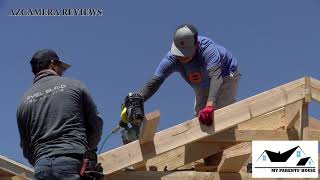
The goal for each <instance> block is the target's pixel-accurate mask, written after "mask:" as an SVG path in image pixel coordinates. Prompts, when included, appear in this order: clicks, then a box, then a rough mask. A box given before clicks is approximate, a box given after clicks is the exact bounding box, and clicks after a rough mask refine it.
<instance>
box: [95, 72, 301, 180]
mask: <svg viewBox="0 0 320 180" xmlns="http://www.w3.org/2000/svg"><path fill="white" fill-rule="evenodd" d="M304 84H305V79H304V78H301V79H299V80H296V81H293V82H291V83H288V84H285V85H283V86H280V87H278V88H274V89H272V90H269V91H267V92H264V93H261V94H259V95H256V96H253V97H251V98H248V99H246V100H243V101H240V102H237V103H235V104H232V105H230V106H228V107H225V108H222V109H219V110H217V111H216V112H215V122H214V125H213V126H211V127H207V126H202V125H200V124H199V122H198V119H197V118H195V119H193V120H190V121H187V122H185V123H182V124H179V125H177V126H174V127H172V128H169V129H167V130H164V131H161V132H159V133H157V134H156V135H155V137H154V141H153V145H152V146H151V147H148V148H147V149H141V146H140V144H139V142H138V141H135V142H132V143H130V144H127V145H125V146H122V147H119V148H117V149H114V150H111V151H109V152H106V153H103V154H101V155H100V156H99V161H100V162H101V164H102V166H103V167H104V173H106V174H109V173H112V172H115V171H118V170H120V169H122V168H125V167H128V166H130V165H133V164H136V163H139V162H142V161H144V160H147V159H150V158H152V157H155V156H156V155H159V154H162V153H164V152H167V151H170V150H172V149H175V148H178V147H180V146H183V145H185V144H188V143H192V142H194V141H197V140H200V139H202V138H205V137H208V136H210V135H212V134H215V133H218V132H220V131H223V130H225V129H228V128H230V127H233V126H236V125H237V124H239V123H241V122H244V121H247V120H250V119H252V118H254V117H258V116H261V115H263V114H265V113H268V112H270V111H273V110H276V109H279V108H281V107H283V106H285V105H287V104H290V103H293V102H296V101H299V100H301V99H304V97H305V86H304ZM142 152H144V153H142Z"/></svg>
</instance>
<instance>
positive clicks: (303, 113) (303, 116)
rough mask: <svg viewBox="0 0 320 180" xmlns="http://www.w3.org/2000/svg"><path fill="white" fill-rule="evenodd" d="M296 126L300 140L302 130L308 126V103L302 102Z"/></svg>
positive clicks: (301, 138)
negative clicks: (297, 125)
mask: <svg viewBox="0 0 320 180" xmlns="http://www.w3.org/2000/svg"><path fill="white" fill-rule="evenodd" d="M299 122H300V123H299V127H298V134H299V137H300V140H303V131H304V129H306V128H307V127H308V124H309V104H308V103H307V102H304V103H303V105H302V108H301V110H300V121H299Z"/></svg>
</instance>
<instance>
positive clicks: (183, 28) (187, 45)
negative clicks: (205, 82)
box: [171, 24, 198, 57]
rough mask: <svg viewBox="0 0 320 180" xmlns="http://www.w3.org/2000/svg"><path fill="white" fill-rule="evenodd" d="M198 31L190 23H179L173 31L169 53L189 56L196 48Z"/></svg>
mask: <svg viewBox="0 0 320 180" xmlns="http://www.w3.org/2000/svg"><path fill="white" fill-rule="evenodd" d="M197 40H198V31H197V29H196V28H195V27H194V26H193V25H191V24H183V25H180V26H179V27H178V28H177V30H176V32H175V33H174V38H173V43H172V46H171V54H173V55H175V56H182V57H190V56H192V55H193V53H194V52H195V50H196V43H197Z"/></svg>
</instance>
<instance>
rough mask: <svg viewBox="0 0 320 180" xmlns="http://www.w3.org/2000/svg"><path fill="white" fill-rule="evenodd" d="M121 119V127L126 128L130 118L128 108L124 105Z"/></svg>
mask: <svg viewBox="0 0 320 180" xmlns="http://www.w3.org/2000/svg"><path fill="white" fill-rule="evenodd" d="M120 119H121V120H120V122H119V125H120V126H121V127H124V126H126V125H127V123H128V116H127V107H126V106H125V105H124V104H122V105H121V114H120Z"/></svg>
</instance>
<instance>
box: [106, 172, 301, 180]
mask: <svg viewBox="0 0 320 180" xmlns="http://www.w3.org/2000/svg"><path fill="white" fill-rule="evenodd" d="M127 179H139V180H150V179H153V180H195V179H200V180H251V179H252V180H255V179H259V180H270V178H252V175H251V173H218V172H196V171H146V172H143V171H122V172H117V173H115V174H112V175H108V176H105V177H104V180H127ZM272 179H273V180H305V179H307V178H272Z"/></svg>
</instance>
